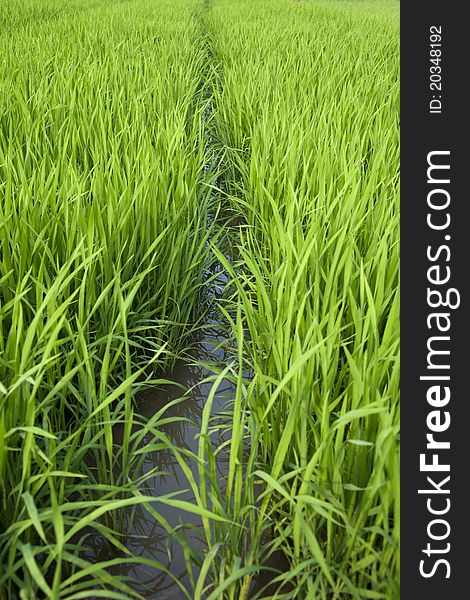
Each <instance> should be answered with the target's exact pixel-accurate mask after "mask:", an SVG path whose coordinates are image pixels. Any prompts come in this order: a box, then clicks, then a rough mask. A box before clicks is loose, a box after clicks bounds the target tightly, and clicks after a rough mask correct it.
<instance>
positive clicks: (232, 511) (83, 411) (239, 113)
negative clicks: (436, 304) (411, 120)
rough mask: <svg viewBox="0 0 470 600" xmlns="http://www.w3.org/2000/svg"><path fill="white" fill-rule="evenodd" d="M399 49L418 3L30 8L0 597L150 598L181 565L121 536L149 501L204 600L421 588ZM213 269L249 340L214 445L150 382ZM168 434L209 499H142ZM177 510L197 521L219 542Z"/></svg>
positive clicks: (1, 457) (8, 82)
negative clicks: (162, 407)
mask: <svg viewBox="0 0 470 600" xmlns="http://www.w3.org/2000/svg"><path fill="white" fill-rule="evenodd" d="M398 44H399V40H398V5H397V3H396V2H395V1H394V0H366V1H364V2H344V1H343V2H341V1H335V0H318V1H317V0H315V1H311V2H309V1H297V0H251V1H250V0H211V1H210V2H207V1H206V0H187V1H183V0H70V1H69V2H67V3H63V2H60V0H22V1H21V2H20V0H8V2H7V3H6V9H5V10H3V12H2V13H1V15H0V195H1V198H2V202H1V206H0V494H1V503H2V506H1V509H2V510H1V514H0V542H1V545H0V599H2V600H3V599H5V600H6V599H7V598H8V599H10V598H22V599H31V600H32V599H35V598H42V597H45V598H53V599H59V598H60V599H61V600H62V599H64V600H65V599H67V600H72V599H75V598H77V599H78V598H90V597H104V598H129V597H139V594H138V593H137V592H136V588H135V587H133V586H132V585H131V582H129V581H128V580H127V579H126V578H125V577H122V576H121V577H119V576H116V575H115V571H114V568H115V567H116V566H117V565H119V563H121V562H123V560H125V561H126V562H127V563H129V564H130V563H132V562H133V561H135V562H140V563H145V564H146V566H147V567H148V568H150V569H154V570H157V571H162V572H164V571H166V565H163V564H160V563H158V561H157V560H151V559H143V558H138V557H132V556H130V555H129V550H128V548H126V547H125V546H126V544H125V539H126V538H125V535H126V533H128V532H126V527H127V525H126V520H125V519H124V518H123V515H122V512H121V509H124V508H125V507H130V506H137V505H141V506H142V507H143V510H146V511H147V512H148V514H149V516H150V518H152V519H154V520H155V522H156V523H158V524H159V525H161V526H163V527H164V528H165V529H167V530H168V533H169V534H172V535H173V536H174V537H175V538H176V539H177V540H178V542H179V543H180V544H181V545H182V546H183V549H184V554H185V557H186V559H187V563H188V572H189V581H190V589H188V590H184V591H183V594H184V595H185V597H187V598H194V599H195V600H202V598H204V599H206V600H218V599H221V600H222V599H224V598H227V599H233V600H235V599H238V600H245V599H247V598H251V599H252V600H255V599H256V598H268V597H269V598H286V599H287V598H292V599H294V598H298V599H304V598H305V599H309V600H314V599H317V598H319V599H322V598H324V599H332V598H355V599H358V600H362V599H365V598H372V599H380V598H383V599H385V600H389V599H390V600H392V599H395V598H397V597H398V593H399V592H398V581H399V573H398V548H399V487H398V486H399V479H398V476H399V472H398V467H399V458H398V431H399V405H398V391H399V388H398V383H399V381H398V377H399V371H398V369H399V364H398V350H399V346H398V311H399V304H398V302H399V297H398V283H399V281H398V277H399V271H398V257H399V248H398V183H399V180H398V152H399V143H398V142H399V138H398V91H399V89H398V75H399V73H398V64H399V61H398ZM216 170H217V171H218V173H217V174H216V173H215V172H214V171H216ZM216 175H219V177H218V179H217V180H216ZM215 181H216V183H215V184H214V182H215ZM217 214H219V219H218V220H217V219H216V220H214V215H217ZM221 215H223V219H222V217H221ZM227 216H228V217H230V218H228V219H227ZM224 219H226V223H225V225H223V226H222V228H221V229H219V225H220V223H221V221H223V220H224ZM216 228H217V230H218V232H217V235H213V230H215V229H216ZM225 235H226V239H225V240H223V239H222V238H223V237H224V236H225ZM222 242H223V243H222ZM227 243H228V244H230V243H232V244H234V245H235V246H236V248H234V249H233V250H232V252H230V254H232V255H233V256H236V257H237V258H236V259H234V260H232V261H231V262H230V261H229V260H228V259H227V255H228V254H227V251H226V246H227ZM214 261H215V262H217V263H218V265H219V267H218V268H220V267H221V266H222V267H223V268H224V269H225V272H226V274H227V275H228V277H229V281H228V283H227V289H226V293H225V294H224V295H223V297H222V299H221V301H220V310H221V312H222V313H223V314H224V315H225V318H226V320H227V322H229V323H230V324H231V327H232V333H231V338H232V339H231V340H225V342H223V343H226V342H227V347H229V346H231V347H235V351H234V352H232V354H233V361H232V362H231V363H230V364H220V365H218V366H214V365H212V367H211V368H212V369H213V371H214V372H215V373H214V376H213V377H212V378H210V380H212V381H213V387H212V391H211V393H210V394H209V396H208V398H207V401H206V406H205V408H204V411H203V415H202V420H201V423H200V434H199V436H198V452H197V455H192V454H191V452H189V451H188V450H187V449H185V448H178V447H175V445H174V444H173V443H172V441H171V440H170V439H169V438H168V436H166V434H165V433H164V431H163V428H162V426H163V424H164V421H165V412H164V411H159V412H158V413H157V414H156V415H155V417H153V418H150V419H149V420H148V421H146V420H145V419H143V418H142V417H141V416H139V415H138V414H136V412H135V407H134V399H135V397H136V394H137V392H138V391H139V390H140V389H142V388H143V387H145V386H150V385H152V384H154V383H155V382H157V381H158V375H157V373H161V372H166V373H169V375H168V377H169V378H171V367H172V364H173V362H174V360H175V358H176V357H181V356H183V355H184V354H185V352H184V351H185V348H186V347H187V346H188V344H189V343H190V339H191V333H192V331H194V330H195V329H196V328H197V327H198V325H199V324H200V323H201V322H202V320H203V318H204V315H203V312H204V310H203V307H204V306H205V305H206V302H205V299H206V290H207V287H208V286H210V285H211V278H210V277H208V269H209V267H210V265H211V264H213V263H214ZM227 355H230V352H228V354H227ZM225 379H231V380H232V381H233V383H234V385H235V386H236V392H235V394H234V397H233V398H232V401H231V403H230V406H229V407H228V408H227V410H226V411H225V413H224V415H222V417H221V416H220V415H219V416H218V418H217V420H214V419H213V409H212V404H213V401H214V397H215V394H216V392H217V388H218V386H220V385H221V383H222V382H223V381H224V380H225ZM116 428H119V430H120V434H119V437H118V436H116V434H115V432H116ZM216 439H224V440H225V441H224V442H223V444H222V446H219V447H217V443H216V442H215V440H216ZM149 440H151V441H150V442H149ZM145 443H147V444H148V446H147V447H146V446H145ZM159 447H160V448H164V449H166V451H168V450H170V451H171V452H173V453H174V455H175V457H176V459H177V462H178V463H179V465H180V467H181V470H182V472H183V473H184V474H185V476H186V479H187V481H186V484H185V483H183V482H182V487H188V488H190V489H191V490H192V493H193V496H194V503H193V504H192V505H189V504H188V503H185V502H182V501H181V500H178V498H175V497H173V496H169V495H168V496H162V497H159V498H151V497H150V496H145V487H144V486H145V483H146V482H148V481H149V480H150V478H151V477H152V476H153V475H154V473H152V472H150V473H149V472H146V473H144V470H143V469H142V464H143V461H144V459H145V452H146V451H148V452H151V451H154V450H155V449H156V448H159ZM222 454H223V455H225V456H226V475H225V477H224V478H223V479H220V476H219V471H218V468H217V461H218V460H219V459H218V456H220V455H222ZM150 500H151V502H150ZM159 502H160V503H162V502H163V503H166V504H167V505H169V506H172V507H174V508H175V510H176V509H184V510H190V511H192V512H194V513H196V514H197V515H199V516H200V518H201V536H202V537H203V538H204V539H205V543H206V546H207V550H206V551H205V552H204V553H203V554H202V555H197V553H196V552H195V551H194V549H193V548H191V547H190V542H189V541H188V540H186V539H185V538H184V536H183V535H181V533H177V532H175V531H172V529H171V527H170V526H169V525H168V523H166V522H165V519H164V518H163V517H162V514H161V513H159V511H158V505H159ZM90 533H93V534H97V535H98V536H100V538H101V539H102V540H103V545H104V546H107V550H106V552H104V553H103V556H105V557H107V558H105V559H102V560H101V561H100V560H98V559H97V558H96V557H95V559H94V561H93V562H90V561H89V560H87V559H86V554H84V552H83V549H84V547H85V546H86V544H87V537H88V536H89V535H90ZM110 549H111V552H110ZM110 556H115V558H109V557H110ZM280 566H282V568H281V571H282V572H281V573H280V574H279V575H277V573H276V568H277V567H280ZM269 569H271V570H272V571H273V574H272V575H271V577H273V576H274V577H275V579H274V580H273V581H272V582H271V584H270V585H269V586H267V587H264V589H263V580H262V579H261V578H260V577H259V573H260V572H261V571H265V572H268V571H269ZM113 573H114V574H113ZM276 575H277V576H276ZM170 576H171V575H170ZM176 584H177V585H179V586H180V587H182V584H181V581H179V582H178V581H176ZM158 593H159V591H158V590H153V592H151V593H150V595H149V598H154V597H155V598H158ZM152 594H153V595H152ZM155 594H156V595H155Z"/></svg>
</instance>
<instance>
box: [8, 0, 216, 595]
mask: <svg viewBox="0 0 470 600" xmlns="http://www.w3.org/2000/svg"><path fill="white" fill-rule="evenodd" d="M194 8H195V3H191V2H190V3H180V4H179V5H178V6H177V7H175V6H174V4H173V3H172V2H160V3H158V6H157V5H156V4H155V3H154V2H151V1H149V0H141V1H137V2H132V3H126V2H94V1H91V0H83V1H80V2H78V1H77V2H71V3H67V4H66V5H64V4H63V3H61V2H59V1H58V0H40V1H39V2H36V1H34V2H33V1H27V2H25V3H23V2H22V3H19V2H15V1H13V0H12V1H11V2H7V9H6V12H5V13H2V19H3V21H2V29H1V33H0V73H1V79H0V86H1V94H0V194H1V197H2V202H1V204H0V283H1V288H0V382H1V387H0V491H1V498H0V501H1V516H0V539H1V551H0V564H1V572H0V590H1V591H0V597H2V598H15V597H21V598H31V599H32V598H39V597H42V596H45V597H50V598H70V599H71V598H79V597H90V590H93V594H94V595H95V596H96V597H98V596H100V595H101V596H102V597H107V598H110V597H116V598H117V597H129V596H130V595H136V594H135V593H134V592H132V589H131V588H130V587H129V586H128V583H127V582H126V581H124V580H120V579H119V578H116V577H114V578H113V576H112V575H111V574H110V572H109V567H110V566H112V562H111V563H109V564H106V565H105V564H100V563H99V562H98V563H97V564H92V563H90V562H89V561H87V559H86V558H84V555H83V549H84V544H85V540H86V538H87V536H89V535H90V528H91V530H94V531H97V532H99V533H100V534H101V535H102V537H103V538H104V539H105V540H106V543H107V544H109V545H110V546H111V547H114V548H115V549H116V551H119V552H121V551H122V552H124V553H127V554H129V551H126V549H125V547H124V546H123V544H122V542H121V541H120V538H121V537H122V535H123V533H124V532H123V531H122V519H121V517H120V516H119V515H120V510H121V509H122V508H123V507H125V506H127V505H129V504H132V503H133V502H139V503H141V504H142V503H145V502H147V501H146V500H145V498H142V497H141V495H140V493H139V490H138V483H139V481H138V480H139V477H141V476H140V475H139V476H137V475H136V472H138V464H139V458H140V455H138V454H136V455H134V456H133V455H132V454H131V450H132V448H133V447H134V448H135V443H136V442H135V439H134V437H135V435H137V434H135V433H133V426H134V424H135V423H137V421H136V418H135V417H134V412H133V398H134V396H135V394H136V392H137V391H138V390H139V389H141V388H142V387H143V386H145V385H147V386H148V385H151V383H152V381H155V379H156V375H155V373H156V372H157V369H159V370H161V369H168V368H169V367H171V365H172V363H173V361H174V358H175V356H177V355H178V353H180V352H181V351H182V350H183V349H184V348H185V346H186V345H187V343H188V336H189V335H190V333H191V329H192V328H194V327H195V326H197V324H198V319H199V318H200V316H201V311H200V309H199V305H200V302H201V298H202V295H203V283H204V278H205V273H206V270H207V267H208V264H209V261H210V257H209V254H208V251H207V248H206V246H207V240H208V236H209V231H208V226H207V221H208V210H209V193H208V188H207V186H205V185H204V182H206V181H209V180H210V178H211V177H212V175H209V174H208V173H207V170H206V161H207V156H206V149H205V146H206V142H205V140H204V138H203V128H202V126H201V120H202V118H203V112H204V103H203V102H201V101H200V100H199V99H198V97H197V93H198V89H199V87H200V79H201V71H202V66H203V59H204V54H203V52H202V51H200V50H198V46H197V43H196V41H197V36H198V31H197V27H196V25H195V23H194V20H193V18H192V15H193V11H194ZM120 423H124V424H125V426H124V433H123V439H122V441H120V447H117V446H116V444H117V440H116V433H115V432H116V427H117V426H118V425H119V424H120ZM97 507H98V508H97ZM132 560H134V559H132V558H131V561H132ZM153 566H154V568H163V567H161V565H159V564H157V563H156V562H155V561H154V564H153Z"/></svg>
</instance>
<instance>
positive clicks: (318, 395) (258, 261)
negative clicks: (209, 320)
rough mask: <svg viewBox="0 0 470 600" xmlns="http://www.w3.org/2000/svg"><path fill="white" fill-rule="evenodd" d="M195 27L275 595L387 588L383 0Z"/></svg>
mask: <svg viewBox="0 0 470 600" xmlns="http://www.w3.org/2000/svg"><path fill="white" fill-rule="evenodd" d="M207 23H208V27H209V28H210V39H211V43H212V50H213V55H214V57H215V60H216V61H217V62H218V63H219V64H220V65H221V68H220V69H219V80H218V84H217V85H216V86H215V88H214V106H215V111H216V122H217V125H218V129H217V132H218V137H219V140H220V144H221V145H222V147H223V148H224V149H225V157H226V164H225V166H226V181H225V183H224V190H225V192H222V191H221V193H223V195H226V197H227V200H228V202H229V203H230V205H231V207H232V210H233V211H235V212H236V213H238V214H239V215H240V216H241V217H242V218H243V220H244V222H245V226H242V227H240V228H239V231H240V233H239V240H240V241H239V244H238V246H239V247H238V252H239V256H240V259H239V261H238V262H237V263H236V264H230V263H228V262H227V261H226V260H225V259H224V256H223V254H222V253H218V256H219V260H221V261H222V262H224V264H225V268H226V269H227V271H229V272H230V273H231V274H232V279H233V285H235V286H236V292H235V295H234V302H236V303H238V304H239V303H241V307H242V311H241V316H240V320H241V322H243V325H244V326H245V327H246V328H247V331H248V332H249V336H248V338H249V343H245V344H244V352H245V354H246V358H247V360H249V362H250V364H251V366H252V370H253V373H254V378H253V381H252V384H251V385H250V386H249V387H248V388H247V393H246V400H245V401H246V403H247V408H246V412H245V415H246V416H245V424H246V427H248V429H249V431H250V443H251V447H252V448H253V447H256V451H257V452H258V456H257V460H256V461H255V462H254V463H253V464H252V465H251V467H250V468H251V469H252V468H253V467H254V468H256V471H254V472H251V473H249V474H247V475H246V481H247V482H249V481H250V480H251V481H253V479H250V477H251V478H252V477H253V475H256V477H258V478H259V479H261V480H262V481H263V483H264V486H265V491H264V493H263V494H262V496H261V497H260V500H261V507H260V509H259V512H258V526H257V528H256V532H257V533H260V532H261V531H262V530H263V529H264V528H265V527H266V523H267V522H273V523H274V538H275V539H276V543H275V544H274V545H272V548H271V550H273V549H274V548H277V549H280V550H282V552H283V553H284V555H285V556H286V557H287V559H288V561H289V563H290V571H291V572H290V573H289V574H284V575H281V576H280V577H279V578H278V583H277V585H278V593H277V595H276V594H275V596H274V597H295V598H312V599H313V598H315V599H316V598H342V597H352V598H358V599H359V598H361V599H362V598H397V597H398V589H399V588H398V582H399V572H398V557H399V459H398V452H397V450H398V431H399V429H398V428H399V405H398V397H399V395H398V391H399V388H398V384H399V371H398V350H399V347H398V334H399V326H398V315H399V304H398V301H399V298H398V282H399V280H398V276H399V271H398V261H399V248H398V239H399V238H398V232H399V221H398V157H399V136H398V132H399V130H398V117H399V111H398V65H399V61H398V49H399V38H398V21H397V10H396V5H394V3H387V2H384V3H381V2H368V3H355V2H352V3H343V2H311V3H310V2H309V3H296V2H287V1H282V2H281V1H279V2H275V1H274V0H273V1H270V2H254V3H253V2H243V1H240V2H237V3H233V2H228V1H224V0H220V1H219V2H215V3H213V9H212V11H211V13H210V14H209V15H208V16H207ZM227 190H228V192H227ZM216 252H217V251H216ZM239 418H240V412H239V411H236V412H235V415H234V421H235V420H236V419H239ZM241 427H242V428H243V425H241ZM253 537H256V535H255V536H253ZM258 538H259V536H258ZM258 559H259V557H258ZM242 565H243V561H242V563H241V566H242ZM232 567H233V563H232ZM214 577H216V575H214ZM288 584H290V585H288Z"/></svg>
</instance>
